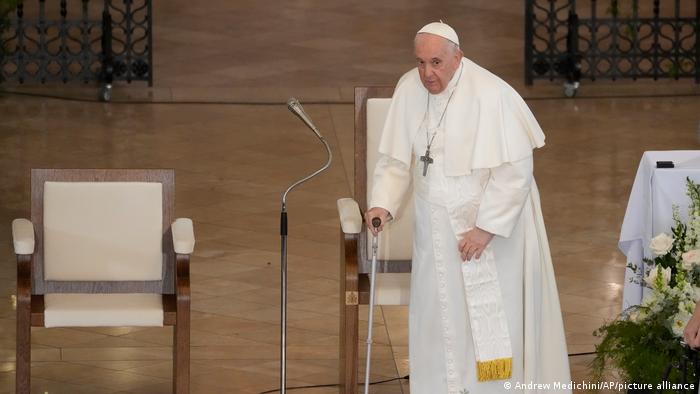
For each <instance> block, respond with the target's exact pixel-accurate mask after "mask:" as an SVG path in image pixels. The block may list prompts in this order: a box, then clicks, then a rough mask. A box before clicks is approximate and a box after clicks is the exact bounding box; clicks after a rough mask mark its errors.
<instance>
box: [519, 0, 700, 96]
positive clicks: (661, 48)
mask: <svg viewBox="0 0 700 394" xmlns="http://www.w3.org/2000/svg"><path fill="white" fill-rule="evenodd" d="M581 3H585V4H581ZM562 76H563V77H565V78H566V79H567V80H568V82H578V80H579V79H580V78H586V79H590V80H595V79H598V78H604V79H612V80H615V79H618V78H632V79H637V78H653V79H658V78H674V79H678V78H695V82H696V83H699V82H700V0H695V1H692V0H684V1H682V2H681V1H680V0H672V1H665V2H662V1H660V0H653V1H651V0H646V1H644V0H643V1H639V0H628V1H618V0H606V1H596V0H588V1H585V2H578V4H577V2H576V0H527V1H526V9H525V82H526V83H527V84H528V85H531V84H532V83H533V81H534V80H535V79H549V80H554V79H555V78H558V77H562Z"/></svg>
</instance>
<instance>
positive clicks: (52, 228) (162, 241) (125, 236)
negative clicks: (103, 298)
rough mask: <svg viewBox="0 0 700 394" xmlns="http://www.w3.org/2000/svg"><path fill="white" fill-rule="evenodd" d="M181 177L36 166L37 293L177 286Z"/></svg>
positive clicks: (149, 289) (163, 290) (152, 289)
mask: <svg viewBox="0 0 700 394" xmlns="http://www.w3.org/2000/svg"><path fill="white" fill-rule="evenodd" d="M174 178H175V175H174V171H173V170H126V169H117V170H92V169H55V170H52V169H33V170H32V173H31V183H32V222H33V223H34V226H35V231H36V245H37V247H36V252H35V257H34V263H33V281H32V291H33V293H34V294H44V293H125V292H128V293H172V292H173V289H174V288H173V279H172V278H173V258H172V252H169V251H170V250H172V247H171V245H172V237H171V236H170V224H171V223H172V221H173V206H174V205H173V203H174V202H173V194H174V190H173V189H174Z"/></svg>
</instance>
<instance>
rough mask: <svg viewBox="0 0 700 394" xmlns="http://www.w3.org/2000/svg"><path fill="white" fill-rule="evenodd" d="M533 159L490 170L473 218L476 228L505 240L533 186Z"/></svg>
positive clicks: (506, 164) (528, 158)
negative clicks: (479, 203) (474, 218)
mask: <svg viewBox="0 0 700 394" xmlns="http://www.w3.org/2000/svg"><path fill="white" fill-rule="evenodd" d="M532 170H533V163H532V156H530V157H527V158H525V159H522V160H518V161H515V162H511V163H504V164H502V165H500V166H498V167H495V168H492V169H491V173H490V175H489V180H488V183H487V184H486V189H485V190H484V194H483V197H482V199H481V205H480V206H479V212H478V214H477V217H476V227H478V228H480V229H482V230H486V231H488V232H490V233H491V234H495V235H500V236H501V237H505V238H508V237H509V236H510V234H511V232H512V231H513V227H515V224H516V223H517V221H518V218H519V217H520V213H521V212H522V209H523V206H524V204H525V201H526V200H527V196H528V195H529V194H530V186H531V184H532V178H533V177H532Z"/></svg>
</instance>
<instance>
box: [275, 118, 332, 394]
mask: <svg viewBox="0 0 700 394" xmlns="http://www.w3.org/2000/svg"><path fill="white" fill-rule="evenodd" d="M304 123H306V122H304ZM307 126H308V125H307ZM309 128H310V129H311V131H313V132H314V134H315V135H316V137H318V139H319V140H320V141H321V142H322V143H323V146H324V147H325V148H326V152H327V154H328V160H327V161H326V164H324V165H323V167H321V168H319V169H318V170H316V171H314V172H313V173H312V174H310V175H307V176H305V177H304V178H301V179H299V180H298V181H296V182H294V183H293V184H292V185H291V186H289V187H288V188H287V190H286V191H285V192H284V194H282V211H281V212H280V236H281V237H282V251H281V264H280V274H281V279H282V280H281V282H282V283H281V290H282V291H281V293H282V294H281V321H282V326H281V329H280V360H281V361H280V394H285V393H286V392H287V195H288V194H289V192H291V191H292V189H294V188H295V187H297V186H299V185H301V184H302V183H304V182H306V181H308V180H310V179H311V178H313V177H315V176H316V175H318V174H320V173H322V172H323V171H325V170H326V169H327V168H328V167H330V165H331V160H332V159H333V153H332V152H331V148H330V146H328V142H327V141H326V139H325V138H323V137H322V136H321V135H320V134H319V133H318V131H316V130H314V129H313V128H312V127H310V126H309Z"/></svg>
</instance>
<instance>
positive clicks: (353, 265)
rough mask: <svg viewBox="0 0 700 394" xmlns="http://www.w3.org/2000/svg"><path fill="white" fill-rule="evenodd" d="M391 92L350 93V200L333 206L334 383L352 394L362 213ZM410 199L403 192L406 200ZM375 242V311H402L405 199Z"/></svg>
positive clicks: (365, 250)
mask: <svg viewBox="0 0 700 394" xmlns="http://www.w3.org/2000/svg"><path fill="white" fill-rule="evenodd" d="M392 94H393V88H391V87H358V88H355V196H354V199H353V198H344V199H340V200H338V214H339V216H340V223H341V243H340V300H341V307H340V383H341V392H342V393H356V392H357V382H358V380H357V379H358V378H357V374H358V340H359V332H358V310H359V305H360V304H367V303H368V302H369V277H368V273H369V272H370V264H371V258H372V256H371V234H370V236H368V233H367V231H366V226H365V225H364V223H363V217H362V216H363V215H362V212H364V211H366V209H367V200H368V198H369V196H370V193H371V191H372V174H373V173H374V166H375V163H376V162H377V157H378V153H377V148H378V145H379V138H380V136H381V133H382V128H383V127H384V121H385V119H386V114H387V111H388V109H389V104H390V102H391V95H392ZM411 194H412V193H410V192H409V194H408V195H411ZM396 217H397V219H396V220H394V221H392V222H391V223H389V224H388V225H387V226H385V228H384V231H382V232H381V233H380V234H381V235H380V238H379V251H378V256H377V278H376V282H375V305H407V304H408V299H409V291H410V271H411V257H412V251H413V217H414V214H413V200H412V199H407V201H405V202H404V204H403V205H402V207H401V208H399V211H398V212H397V214H396Z"/></svg>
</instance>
